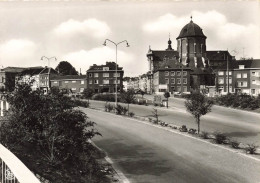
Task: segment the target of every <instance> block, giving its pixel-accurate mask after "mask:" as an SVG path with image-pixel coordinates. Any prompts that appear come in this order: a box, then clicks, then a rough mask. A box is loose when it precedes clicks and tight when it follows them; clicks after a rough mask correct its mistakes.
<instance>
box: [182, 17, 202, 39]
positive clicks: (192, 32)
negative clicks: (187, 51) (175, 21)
mask: <svg viewBox="0 0 260 183" xmlns="http://www.w3.org/2000/svg"><path fill="white" fill-rule="evenodd" d="M184 37H203V38H207V37H206V36H205V35H204V34H203V32H202V29H201V28H200V26H198V25H197V24H195V23H193V21H192V20H191V21H190V23H188V24H187V25H185V26H184V27H183V28H182V30H181V32H180V35H179V36H178V37H177V39H179V38H184Z"/></svg>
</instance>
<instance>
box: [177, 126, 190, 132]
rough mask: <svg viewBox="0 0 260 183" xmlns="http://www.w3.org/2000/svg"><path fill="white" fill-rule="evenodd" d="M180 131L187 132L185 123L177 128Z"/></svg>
mask: <svg viewBox="0 0 260 183" xmlns="http://www.w3.org/2000/svg"><path fill="white" fill-rule="evenodd" d="M179 130H180V132H187V131H188V129H187V127H186V125H182V126H181V127H180V128H179Z"/></svg>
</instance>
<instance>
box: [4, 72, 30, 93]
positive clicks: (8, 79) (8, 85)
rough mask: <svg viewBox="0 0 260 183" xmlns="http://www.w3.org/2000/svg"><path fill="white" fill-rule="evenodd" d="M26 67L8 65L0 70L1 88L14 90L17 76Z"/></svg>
mask: <svg viewBox="0 0 260 183" xmlns="http://www.w3.org/2000/svg"><path fill="white" fill-rule="evenodd" d="M23 70H25V68H22V67H6V68H3V69H1V70H0V89H1V90H7V91H13V90H14V87H15V77H16V75H17V74H19V73H21V72H22V71H23Z"/></svg>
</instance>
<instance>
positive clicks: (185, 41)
mask: <svg viewBox="0 0 260 183" xmlns="http://www.w3.org/2000/svg"><path fill="white" fill-rule="evenodd" d="M176 39H177V51H178V52H179V58H180V62H181V63H182V64H183V65H185V66H188V67H190V68H194V69H195V68H206V67H208V60H207V59H206V39H207V37H206V36H205V35H204V34H203V32H202V29H201V28H200V27H199V26H198V25H197V24H195V23H194V22H193V21H192V17H191V21H190V23H188V24H187V25H185V26H184V27H183V28H182V30H181V32H180V34H179V36H178V37H177V38H176Z"/></svg>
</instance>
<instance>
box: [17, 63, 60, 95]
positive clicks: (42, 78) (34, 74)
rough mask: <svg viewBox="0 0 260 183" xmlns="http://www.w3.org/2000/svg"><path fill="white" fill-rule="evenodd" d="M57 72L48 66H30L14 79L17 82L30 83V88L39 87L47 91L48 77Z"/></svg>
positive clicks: (49, 86) (48, 87) (48, 88)
mask: <svg viewBox="0 0 260 183" xmlns="http://www.w3.org/2000/svg"><path fill="white" fill-rule="evenodd" d="M57 74H58V73H57V71H55V70H54V69H52V68H50V67H30V68H26V69H25V70H23V71H22V72H21V73H19V74H18V75H17V76H16V81H17V82H18V84H23V83H27V84H31V88H32V90H37V89H40V90H43V92H44V93H48V91H49V90H50V88H51V85H50V77H51V76H52V75H57Z"/></svg>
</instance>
